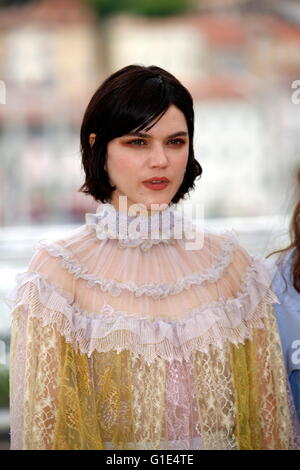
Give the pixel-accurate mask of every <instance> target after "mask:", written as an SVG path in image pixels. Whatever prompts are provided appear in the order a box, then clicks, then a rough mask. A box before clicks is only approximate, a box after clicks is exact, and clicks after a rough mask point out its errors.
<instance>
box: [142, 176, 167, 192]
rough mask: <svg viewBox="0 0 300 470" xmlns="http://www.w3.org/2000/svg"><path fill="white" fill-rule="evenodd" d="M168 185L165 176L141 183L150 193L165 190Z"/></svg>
mask: <svg viewBox="0 0 300 470" xmlns="http://www.w3.org/2000/svg"><path fill="white" fill-rule="evenodd" d="M168 184H169V180H168V178H166V177H165V176H154V177H153V178H149V179H148V180H145V181H143V185H144V186H146V188H148V189H150V190H152V191H160V190H162V189H165V188H166V187H167V186H168Z"/></svg>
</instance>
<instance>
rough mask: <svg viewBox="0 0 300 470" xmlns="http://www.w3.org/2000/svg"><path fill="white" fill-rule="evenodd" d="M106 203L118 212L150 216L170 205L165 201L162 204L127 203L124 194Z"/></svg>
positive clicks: (131, 215) (130, 215)
mask: <svg viewBox="0 0 300 470" xmlns="http://www.w3.org/2000/svg"><path fill="white" fill-rule="evenodd" d="M108 204H111V205H112V206H113V208H114V209H115V210H116V212H117V213H119V214H127V215H128V216H129V217H134V216H141V217H143V216H145V217H152V216H154V215H156V214H158V213H160V212H163V211H165V210H166V209H168V208H169V207H170V205H169V204H167V203H162V204H150V207H149V205H148V204H143V203H131V204H130V203H128V199H127V197H126V196H119V197H118V198H117V199H112V200H110V201H109V203H108Z"/></svg>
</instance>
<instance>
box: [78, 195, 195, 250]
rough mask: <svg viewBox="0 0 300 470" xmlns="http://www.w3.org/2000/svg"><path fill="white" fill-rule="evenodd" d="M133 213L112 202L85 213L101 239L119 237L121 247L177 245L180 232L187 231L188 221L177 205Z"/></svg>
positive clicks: (88, 221)
mask: <svg viewBox="0 0 300 470" xmlns="http://www.w3.org/2000/svg"><path fill="white" fill-rule="evenodd" d="M129 213H130V210H129V211H128V212H125V211H118V210H117V209H116V208H115V207H114V206H113V205H112V204H111V203H108V202H107V203H103V204H100V205H99V206H98V208H97V210H96V213H95V214H90V213H87V214H86V215H85V220H86V226H89V227H92V228H94V230H95V233H96V237H97V238H98V239H99V240H106V239H116V240H118V242H119V245H120V246H121V247H136V246H140V248H141V249H143V250H144V251H146V250H148V249H149V248H151V246H153V245H156V244H158V243H161V242H163V243H171V244H174V243H175V239H176V238H180V235H179V236H178V234H180V233H182V234H184V227H185V226H186V221H184V219H183V217H182V216H181V214H180V213H178V212H177V211H176V206H175V205H171V206H167V207H166V208H165V209H162V210H160V211H157V212H155V213H154V214H152V215H149V214H147V215H146V214H138V215H128V214H129ZM182 238H183V236H182Z"/></svg>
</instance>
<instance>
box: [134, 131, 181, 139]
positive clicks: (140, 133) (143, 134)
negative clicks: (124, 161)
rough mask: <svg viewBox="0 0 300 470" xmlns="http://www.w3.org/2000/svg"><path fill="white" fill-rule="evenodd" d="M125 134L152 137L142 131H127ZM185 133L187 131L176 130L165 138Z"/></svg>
mask: <svg viewBox="0 0 300 470" xmlns="http://www.w3.org/2000/svg"><path fill="white" fill-rule="evenodd" d="M125 135H131V136H137V137H149V138H150V139H151V138H152V135H150V134H145V133H144V132H139V131H135V132H129V133H128V134H125ZM187 135H188V133H187V132H185V131H178V132H174V134H171V135H168V137H167V138H168V139H170V138H171V137H178V136H187Z"/></svg>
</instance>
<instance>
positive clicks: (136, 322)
mask: <svg viewBox="0 0 300 470" xmlns="http://www.w3.org/2000/svg"><path fill="white" fill-rule="evenodd" d="M16 280H17V285H16V287H15V288H14V290H13V291H12V292H11V294H10V295H9V296H8V297H6V301H7V302H8V303H11V304H12V306H13V311H12V315H13V314H14V312H16V311H17V310H18V308H19V307H20V306H25V307H26V306H27V307H29V310H30V315H33V316H34V317H36V318H38V319H39V320H40V321H41V322H42V325H43V326H46V325H49V324H54V325H55V327H56V328H57V330H58V332H59V333H60V334H61V335H62V336H64V337H65V339H66V341H67V342H69V343H72V344H73V345H74V347H75V348H79V350H80V351H81V352H82V353H84V354H88V356H89V357H90V356H91V355H92V353H93V352H94V351H98V352H108V351H111V350H115V351H117V352H121V351H124V350H130V351H131V352H132V354H133V355H134V356H139V355H140V356H142V357H143V359H144V360H145V361H146V362H147V364H149V365H150V364H151V363H152V362H153V361H154V360H155V359H156V358H158V357H160V358H163V359H165V360H167V361H169V362H171V361H173V360H179V361H183V360H188V359H189V358H190V356H191V354H192V353H193V352H194V351H202V352H207V351H208V348H209V346H210V345H214V346H216V347H218V348H219V349H222V348H223V347H224V343H225V342H226V341H229V342H231V343H233V344H238V343H244V341H245V339H247V338H250V339H251V338H252V334H251V330H252V329H253V328H264V323H263V318H265V317H266V316H268V315H269V314H270V308H271V305H270V304H272V303H277V302H278V300H277V297H276V296H275V294H274V293H273V292H272V290H271V289H270V287H269V285H268V284H266V280H267V278H266V273H265V270H264V268H263V266H262V263H261V262H260V261H259V260H258V259H255V258H254V259H253V264H252V265H251V266H250V267H249V268H248V270H247V271H246V273H245V276H244V279H243V286H242V289H241V291H240V295H239V296H238V297H235V298H229V299H226V300H222V301H214V302H211V303H209V304H207V305H204V306H201V307H199V308H196V309H193V310H192V311H190V312H188V313H187V314H186V315H185V317H184V318H182V319H181V320H165V319H156V318H155V319H153V318H152V317H150V316H148V317H147V316H145V315H143V314H141V313H136V314H129V313H127V312H120V311H115V310H114V309H113V307H112V306H110V305H108V304H105V305H104V306H103V309H102V310H101V311H100V312H97V313H96V314H97V317H93V316H92V315H95V313H93V314H91V312H87V311H83V310H82V309H80V306H79V304H78V303H73V298H72V296H71V295H70V294H69V293H67V292H65V291H64V290H62V289H61V288H59V287H58V286H56V285H54V284H52V283H50V282H49V281H48V277H47V275H45V274H41V273H37V272H25V273H20V274H18V275H17V277H16ZM27 307H26V308H25V309H21V312H23V314H26V312H27V311H28V308H27ZM88 315H91V316H88Z"/></svg>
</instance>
